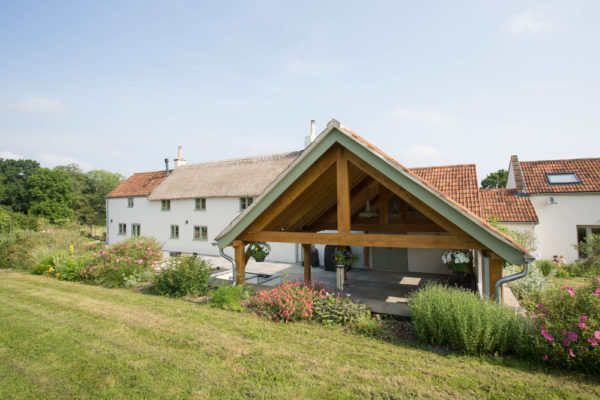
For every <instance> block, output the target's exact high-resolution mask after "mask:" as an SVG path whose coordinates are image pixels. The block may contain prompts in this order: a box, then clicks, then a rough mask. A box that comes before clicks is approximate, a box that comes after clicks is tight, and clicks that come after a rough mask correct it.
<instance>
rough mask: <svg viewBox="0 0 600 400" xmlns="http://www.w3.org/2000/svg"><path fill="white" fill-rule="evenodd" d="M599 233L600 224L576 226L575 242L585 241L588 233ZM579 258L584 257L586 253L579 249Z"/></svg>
mask: <svg viewBox="0 0 600 400" xmlns="http://www.w3.org/2000/svg"><path fill="white" fill-rule="evenodd" d="M592 234H593V235H600V226H580V225H579V226H577V243H581V242H586V241H587V237H588V236H590V235H592ZM579 258H586V254H585V252H584V251H582V249H579Z"/></svg>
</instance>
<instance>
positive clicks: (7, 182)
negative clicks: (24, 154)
mask: <svg viewBox="0 0 600 400" xmlns="http://www.w3.org/2000/svg"><path fill="white" fill-rule="evenodd" d="M39 169H40V164H39V163H38V162H37V161H34V160H5V159H3V158H0V177H1V178H0V182H1V183H2V190H0V204H2V205H5V206H8V207H10V208H11V209H12V210H13V211H18V212H23V213H26V212H27V210H28V207H29V199H28V197H27V188H26V183H25V182H26V180H27V178H28V177H29V176H30V175H31V174H33V173H35V172H36V171H38V170H39Z"/></svg>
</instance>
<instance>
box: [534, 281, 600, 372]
mask: <svg viewBox="0 0 600 400" xmlns="http://www.w3.org/2000/svg"><path fill="white" fill-rule="evenodd" d="M533 319H534V321H535V326H536V328H537V329H538V335H536V339H537V340H536V344H537V348H538V349H539V351H540V352H541V354H542V355H543V356H542V357H543V359H544V360H545V361H546V362H548V363H550V364H554V365H558V366H561V367H564V368H572V369H580V370H582V371H584V372H585V373H588V374H591V375H593V374H596V376H597V374H598V373H600V278H595V279H590V283H589V284H588V285H587V286H585V287H579V288H571V287H568V286H563V287H562V288H561V289H554V290H548V291H547V292H546V293H544V296H543V299H542V301H541V302H540V303H539V304H538V306H537V310H536V312H535V313H533Z"/></svg>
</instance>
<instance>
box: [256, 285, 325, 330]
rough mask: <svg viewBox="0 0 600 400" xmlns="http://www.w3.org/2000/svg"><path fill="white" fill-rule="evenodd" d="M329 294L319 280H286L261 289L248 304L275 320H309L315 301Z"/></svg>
mask: <svg viewBox="0 0 600 400" xmlns="http://www.w3.org/2000/svg"><path fill="white" fill-rule="evenodd" d="M327 294H328V293H327V291H326V290H325V289H324V288H323V287H322V285H321V284H320V283H318V282H315V283H311V284H308V283H304V282H301V281H293V282H292V281H285V282H284V283H282V284H281V285H279V286H276V287H274V288H272V289H264V290H261V291H260V292H258V293H257V294H256V296H254V297H252V298H251V299H250V302H249V304H248V305H249V307H251V308H252V309H254V311H255V312H256V313H257V314H258V315H262V316H265V317H267V318H268V319H270V320H271V321H274V322H290V321H299V320H307V321H308V320H311V319H312V318H313V308H314V306H315V302H316V301H317V300H318V299H323V298H325V297H326V296H327Z"/></svg>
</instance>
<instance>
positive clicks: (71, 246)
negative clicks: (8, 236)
mask: <svg viewBox="0 0 600 400" xmlns="http://www.w3.org/2000/svg"><path fill="white" fill-rule="evenodd" d="M69 253H71V254H73V253H75V247H73V245H70V246H69Z"/></svg>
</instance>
